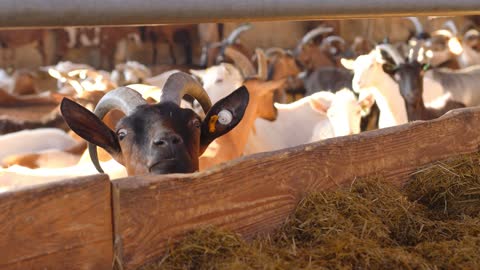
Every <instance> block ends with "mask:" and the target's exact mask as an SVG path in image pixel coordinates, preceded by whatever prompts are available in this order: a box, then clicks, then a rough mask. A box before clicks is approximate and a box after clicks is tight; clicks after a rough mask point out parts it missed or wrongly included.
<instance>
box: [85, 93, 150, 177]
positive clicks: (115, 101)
mask: <svg viewBox="0 0 480 270" xmlns="http://www.w3.org/2000/svg"><path fill="white" fill-rule="evenodd" d="M144 104H147V102H146V101H145V100H144V99H143V98H142V95H141V94H140V93H138V92H137V91H135V90H133V89H131V88H128V87H120V88H117V89H115V90H113V91H110V92H108V93H107V94H106V95H105V96H103V97H102V98H101V99H100V101H99V102H98V104H97V106H96V107H95V110H94V111H93V113H94V114H95V115H96V116H97V117H98V118H99V119H100V120H102V119H103V117H105V115H107V113H108V112H109V111H111V110H114V109H116V110H120V111H121V112H123V113H124V114H125V115H130V114H131V113H132V112H133V111H135V109H136V108H137V107H138V106H141V105H144ZM88 152H89V154H90V159H91V160H92V163H93V165H94V166H95V168H96V169H97V171H98V172H100V173H103V169H102V167H101V166H100V162H99V161H98V154H97V146H96V145H95V144H92V143H88Z"/></svg>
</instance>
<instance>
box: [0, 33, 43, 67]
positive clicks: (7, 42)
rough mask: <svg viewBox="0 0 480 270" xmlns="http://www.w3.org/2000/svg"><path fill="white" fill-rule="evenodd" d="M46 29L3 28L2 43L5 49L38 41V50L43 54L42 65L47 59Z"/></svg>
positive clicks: (0, 40) (0, 38) (0, 35)
mask: <svg viewBox="0 0 480 270" xmlns="http://www.w3.org/2000/svg"><path fill="white" fill-rule="evenodd" d="M46 34H47V31H46V30H38V29H35V30H27V29H23V30H1V31H0V45H1V47H2V48H5V49H16V48H18V47H21V46H24V45H27V44H30V43H33V42H37V45H38V46H37V48H38V52H39V53H40V56H41V61H42V65H45V64H46V61H47V50H46V48H45V39H46Z"/></svg>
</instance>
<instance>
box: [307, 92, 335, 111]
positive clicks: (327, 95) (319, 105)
mask: <svg viewBox="0 0 480 270" xmlns="http://www.w3.org/2000/svg"><path fill="white" fill-rule="evenodd" d="M334 97H335V94H333V93H331V92H325V91H323V92H317V93H315V94H313V95H311V96H310V98H309V99H308V102H309V103H310V106H311V107H312V109H313V110H314V111H317V112H320V113H327V111H328V109H329V108H330V105H331V104H332V102H333V98H334Z"/></svg>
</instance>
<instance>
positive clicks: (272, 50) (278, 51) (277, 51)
mask: <svg viewBox="0 0 480 270" xmlns="http://www.w3.org/2000/svg"><path fill="white" fill-rule="evenodd" d="M265 54H266V55H267V57H271V56H272V54H280V55H285V54H286V52H285V50H284V49H282V48H279V47H273V48H268V49H267V50H266V51H265Z"/></svg>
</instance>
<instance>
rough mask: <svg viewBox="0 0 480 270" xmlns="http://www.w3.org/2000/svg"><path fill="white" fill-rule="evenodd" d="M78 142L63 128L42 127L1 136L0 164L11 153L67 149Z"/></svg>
mask: <svg viewBox="0 0 480 270" xmlns="http://www.w3.org/2000/svg"><path fill="white" fill-rule="evenodd" d="M76 144H77V141H75V140H74V139H73V138H72V137H70V136H69V135H68V134H67V133H65V132H64V131H63V130H61V129H56V128H40V129H33V130H22V131H18V132H14V133H9V134H6V135H2V136H0V165H2V163H3V162H2V160H3V159H4V158H6V157H8V156H11V155H17V154H26V153H35V152H36V153H38V152H42V151H51V150H65V149H68V148H71V147H73V146H75V145H76Z"/></svg>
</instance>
